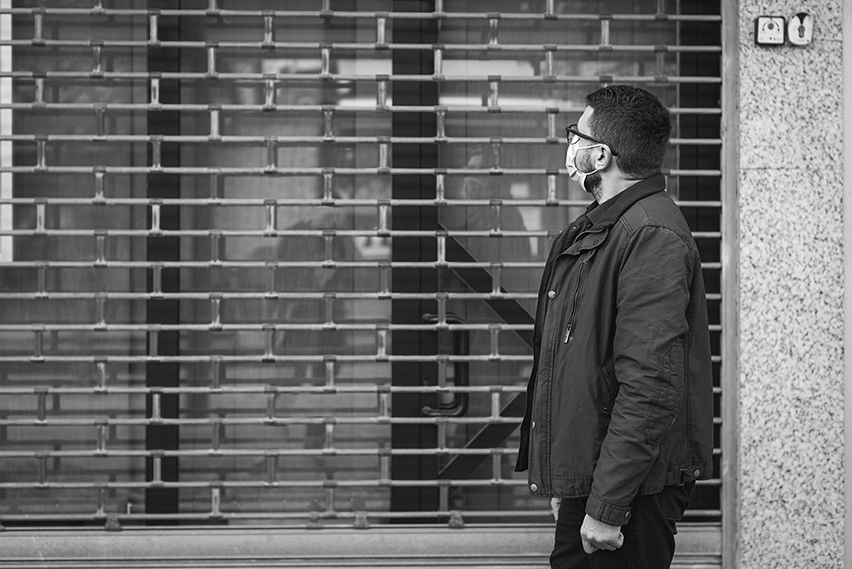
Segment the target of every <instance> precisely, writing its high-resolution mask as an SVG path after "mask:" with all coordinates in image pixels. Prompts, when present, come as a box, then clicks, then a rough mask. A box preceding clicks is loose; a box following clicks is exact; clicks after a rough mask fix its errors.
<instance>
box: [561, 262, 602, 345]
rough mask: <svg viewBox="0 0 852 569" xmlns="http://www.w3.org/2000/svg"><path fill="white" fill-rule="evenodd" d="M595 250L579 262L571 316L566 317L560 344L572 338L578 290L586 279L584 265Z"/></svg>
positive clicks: (578, 296)
mask: <svg viewBox="0 0 852 569" xmlns="http://www.w3.org/2000/svg"><path fill="white" fill-rule="evenodd" d="M594 252H595V250H594V249H592V250H591V251H589V252H588V253H586V256H585V257H584V258H583V260H582V261H580V274H579V276H578V277H577V288H576V289H575V290H574V301H573V303H572V304H571V314H570V315H569V316H568V326H566V327H565V335H564V336H563V337H562V343H563V344H567V343H568V342H570V341H571V338H572V337H573V334H572V332H573V331H574V318H575V317H576V316H577V300H578V299H579V298H580V289H582V288H583V281H584V279H585V277H586V264H587V263H588V262H589V259H591V258H592V255H593V254H594Z"/></svg>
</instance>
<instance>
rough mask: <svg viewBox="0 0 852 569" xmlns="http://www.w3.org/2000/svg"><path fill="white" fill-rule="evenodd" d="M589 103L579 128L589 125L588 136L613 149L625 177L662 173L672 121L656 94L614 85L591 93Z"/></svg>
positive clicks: (588, 97) (587, 101) (587, 99)
mask: <svg viewBox="0 0 852 569" xmlns="http://www.w3.org/2000/svg"><path fill="white" fill-rule="evenodd" d="M586 104H587V105H588V107H589V108H587V109H586V112H584V113H583V116H582V117H581V119H580V122H579V123H578V124H579V125H580V127H581V129H580V130H582V127H586V128H587V129H588V134H589V135H591V136H593V137H594V138H596V139H597V140H600V141H603V142H605V143H606V144H607V145H608V146H609V147H610V149H611V150H612V151H614V152H613V154H616V155H617V164H618V168H619V169H620V170H621V172H622V173H623V174H624V175H625V176H627V177H629V178H634V179H642V178H647V177H648V176H652V175H654V174H657V173H659V171H660V170H661V169H662V167H663V160H664V159H665V156H666V149H667V147H668V144H669V135H670V134H671V130H672V123H671V117H670V114H669V111H668V109H666V107H664V106H663V104H662V103H660V100H659V99H657V97H655V96H654V95H653V94H651V93H649V92H648V91H646V90H644V89H640V88H638V87H631V86H628V85H613V86H610V87H603V88H601V89H598V90H597V91H595V92H593V93H590V94H589V95H588V96H587V97H586ZM584 123H585V124H584Z"/></svg>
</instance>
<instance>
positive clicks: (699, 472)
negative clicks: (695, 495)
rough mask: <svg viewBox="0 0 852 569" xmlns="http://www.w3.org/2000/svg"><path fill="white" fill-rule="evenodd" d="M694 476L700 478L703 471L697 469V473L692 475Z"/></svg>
mask: <svg viewBox="0 0 852 569" xmlns="http://www.w3.org/2000/svg"><path fill="white" fill-rule="evenodd" d="M692 475H693V476H695V477H696V478H698V477H699V476H701V469H700V468H696V469H695V471H694V472H693V473H692Z"/></svg>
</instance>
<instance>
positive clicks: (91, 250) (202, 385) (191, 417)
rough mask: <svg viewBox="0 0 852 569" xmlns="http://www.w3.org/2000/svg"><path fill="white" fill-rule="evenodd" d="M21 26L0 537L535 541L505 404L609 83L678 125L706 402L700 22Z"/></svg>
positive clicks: (16, 34) (706, 237) (1, 412)
mask: <svg viewBox="0 0 852 569" xmlns="http://www.w3.org/2000/svg"><path fill="white" fill-rule="evenodd" d="M31 4H35V3H25V2H20V3H15V4H14V7H12V8H5V9H3V10H2V15H0V18H2V19H3V20H4V22H5V23H6V24H7V25H9V26H10V28H9V29H11V30H12V33H11V34H10V35H8V36H5V37H3V38H2V40H0V46H2V47H0V49H4V50H5V51H3V52H2V53H4V54H6V55H5V58H6V60H7V61H6V63H8V62H9V60H10V61H11V64H10V65H6V66H5V67H2V70H1V71H0V81H3V82H5V83H3V84H4V85H7V86H8V87H9V88H8V89H6V90H5V91H4V92H3V95H2V97H3V100H2V106H0V108H2V109H3V111H2V112H7V111H8V110H11V117H12V118H11V121H12V127H11V128H8V126H9V125H8V121H9V115H8V114H5V115H3V116H4V117H6V119H5V120H6V124H4V125H3V126H4V130H3V131H2V134H0V141H1V142H0V143H2V144H10V143H11V145H12V149H13V153H12V159H11V160H8V161H4V162H3V165H2V169H1V170H0V172H2V173H3V175H4V176H7V177H4V178H2V179H3V180H4V182H3V194H2V199H0V207H11V209H12V212H13V215H12V216H11V217H10V218H11V221H12V223H11V224H6V225H4V226H2V228H0V238H2V239H4V240H5V241H3V243H5V244H6V245H4V253H5V254H4V257H3V263H2V265H0V281H2V283H3V286H2V293H0V306H2V311H3V315H4V318H3V324H0V337H2V341H3V346H4V347H3V350H2V355H0V395H2V401H3V402H2V404H0V440H2V450H0V459H2V462H3V465H4V466H3V467H2V471H3V476H2V480H0V494H2V496H3V500H2V505H0V520H2V522H3V523H4V524H16V523H24V522H30V521H32V520H40V521H41V522H43V523H52V522H63V523H64V522H78V523H94V524H100V523H104V522H107V521H108V522H109V523H113V524H114V523H119V522H120V523H121V524H133V523H141V522H152V521H163V520H196V521H206V522H210V521H212V522H214V523H237V522H241V521H252V522H254V521H258V520H267V521H268V520H273V521H278V522H281V523H290V524H306V525H308V526H316V525H321V524H328V523H345V524H354V525H355V526H356V527H366V526H367V525H369V524H370V523H377V522H381V521H406V520H408V521H422V520H431V521H443V522H449V523H450V524H451V525H452V524H459V523H461V520H463V519H464V520H467V519H473V520H478V521H487V522H499V521H505V520H514V521H524V520H531V521H546V520H547V518H548V516H549V515H550V514H549V511H548V509H547V506H546V505H545V504H541V503H540V502H538V501H532V500H531V499H530V498H528V497H527V496H526V488H525V478H524V477H523V475H520V476H519V475H517V474H515V473H513V472H512V471H511V470H512V468H511V467H512V464H513V463H514V454H515V451H516V447H517V434H512V431H513V430H514V428H515V427H516V426H517V424H519V422H520V417H519V416H518V414H517V413H515V412H512V411H511V409H512V408H513V402H514V401H516V398H517V397H518V396H519V395H520V394H521V393H522V392H523V390H524V386H525V381H526V377H525V376H524V373H525V372H527V373H528V370H529V365H530V363H531V355H530V352H529V349H528V345H527V344H526V343H525V339H527V338H528V337H529V336H530V335H531V331H532V320H531V318H530V317H529V312H530V310H531V306H532V303H534V300H535V291H536V285H537V277H538V275H539V274H540V271H541V268H542V266H543V260H544V256H545V254H546V251H547V249H546V244H547V242H548V241H549V240H550V239H552V238H553V237H554V236H555V235H556V233H557V232H558V231H559V230H560V229H561V228H562V226H564V224H565V222H566V221H567V220H568V219H570V218H571V217H572V216H573V214H575V213H576V212H577V211H578V208H581V207H585V205H586V204H587V203H588V198H587V197H586V196H584V195H582V193H581V192H578V188H572V187H569V185H568V181H567V176H565V175H564V174H565V172H564V170H562V169H561V168H560V164H561V162H562V158H561V153H563V152H564V147H560V143H562V142H564V141H561V140H560V136H561V133H562V127H563V126H564V125H565V124H568V123H569V122H573V121H572V120H571V119H572V118H573V117H575V116H577V115H578V114H579V113H581V112H582V110H583V108H584V104H583V99H582V97H583V95H584V94H585V93H586V92H589V91H591V90H593V89H594V88H595V87H596V86H598V85H600V84H607V83H615V82H625V83H632V84H640V85H644V86H646V87H647V88H649V89H651V90H653V91H655V92H656V93H658V94H659V95H660V96H661V98H662V99H663V100H664V102H665V103H666V104H667V105H669V106H670V107H671V108H672V112H673V116H674V117H675V119H676V133H675V137H674V138H673V140H672V150H671V152H670V155H669V157H668V161H667V169H666V171H665V173H666V174H667V175H668V176H669V178H670V184H669V185H670V188H669V189H670V191H671V192H672V193H674V194H675V195H676V196H677V197H678V201H679V204H680V206H681V207H682V208H683V209H684V212H685V213H686V214H687V216H688V218H689V220H690V222H691V223H692V224H693V228H694V229H695V237H696V239H697V240H698V242H699V244H700V246H701V250H702V255H703V256H704V260H705V261H704V267H705V272H706V275H707V280H708V290H709V291H710V304H711V312H712V313H711V320H712V321H713V322H714V324H713V327H712V334H713V339H714V345H715V346H716V347H717V348H716V349H717V352H716V354H717V355H715V356H714V366H715V367H716V370H717V381H718V369H719V367H720V362H721V358H720V356H719V355H718V345H719V341H720V337H721V334H722V329H721V325H720V322H719V311H720V305H721V301H722V297H721V291H722V288H723V287H722V282H721V280H722V277H721V275H720V269H721V263H720V253H719V251H720V243H721V240H722V238H723V236H722V235H721V232H720V229H719V218H720V213H721V208H722V206H723V204H722V198H721V193H720V190H719V182H720V176H721V171H720V167H719V149H720V145H721V140H720V138H719V127H718V125H719V121H720V117H721V110H720V107H719V103H718V99H719V87H720V84H721V79H720V76H719V71H720V70H719V64H718V62H719V58H720V52H721V47H720V45H719V29H720V19H721V18H720V16H719V15H718V14H719V12H718V10H719V6H718V4H716V5H715V12H714V13H710V14H702V13H697V12H698V10H697V4H698V3H695V4H696V6H693V5H692V4H690V3H686V2H672V1H660V2H615V1H614V2H602V3H601V6H600V7H603V8H606V7H607V6H611V7H613V8H619V9H622V10H624V11H623V12H611V13H605V14H602V13H598V12H599V11H597V9H598V8H600V7H598V6H596V7H595V9H596V13H582V12H584V11H586V12H588V11H589V9H588V8H587V7H586V8H584V7H583V4H584V3H577V2H554V1H553V0H547V1H545V2H521V3H507V5H506V6H502V4H501V6H500V8H505V9H506V11H501V12H495V11H492V10H495V9H497V8H496V7H489V3H485V2H459V3H456V2H452V3H443V2H440V1H438V2H436V3H435V4H434V9H432V10H431V11H425V12H424V11H420V10H421V9H420V8H419V6H420V3H414V4H416V7H415V8H411V7H410V6H409V5H410V4H411V3H409V2H383V1H379V0H376V1H375V2H359V3H358V9H357V10H356V9H355V3H354V2H348V3H347V2H340V3H339V4H338V3H336V2H333V1H331V0H325V1H324V2H321V3H317V2H294V3H292V4H291V3H289V2H288V3H287V4H288V9H287V10H281V9H280V4H279V3H268V4H265V3H261V2H245V1H244V2H234V3H229V2H225V1H220V2H217V1H216V0H211V1H210V2H209V3H207V2H195V3H193V2H183V3H181V5H182V8H181V9H173V6H174V4H173V3H164V6H157V5H156V3H154V2H149V3H145V2H134V3H132V7H125V6H122V7H120V8H111V7H107V6H105V5H104V4H102V3H100V2H97V3H96V4H95V5H94V6H91V7H85V8H83V7H73V8H71V7H66V4H65V3H58V4H57V5H56V7H53V6H50V5H31ZM78 4H82V3H78ZM491 4H493V3H491ZM510 4H511V6H510ZM585 4H586V5H588V4H589V3H585ZM367 5H369V6H367ZM704 5H705V9H706V6H707V3H706V2H705V3H704ZM365 6H366V7H367V9H363V8H364V7H365ZM269 7H275V8H276V9H275V10H268V9H267V8H269ZM290 8H292V9H290ZM457 8H461V11H454V10H456V9H457ZM412 10H417V11H412ZM690 11H691V12H694V13H690ZM415 32H416V33H415ZM430 34H432V35H430ZM433 36H434V37H433ZM714 38H715V39H714ZM535 39H538V40H539V41H538V43H529V42H530V41H531V40H535ZM696 40H697V41H698V43H693V42H695V41H696ZM703 41H706V43H701V42H703ZM9 48H11V49H9ZM10 54H11V55H10ZM424 61H426V63H425V64H424ZM687 69H688V70H690V73H689V74H685V70H687ZM412 93H413V94H412ZM412 100H413V102H412ZM412 124H414V126H412ZM506 125H508V126H506ZM412 132H413V134H412ZM4 156H5V154H4ZM8 174H11V179H10V177H8ZM411 188H415V190H414V191H409V189H411ZM423 188H426V190H425V191H424V190H423ZM413 219H414V220H417V221H416V223H411V221H412V220H413ZM725 238H727V237H726V236H725ZM411 250H416V254H410V252H411ZM7 251H8V252H7ZM10 256H11V258H9V257H10ZM460 346H461V348H462V349H459V348H460ZM412 374H413V377H412V376H411V375H412ZM401 375H402V376H407V377H406V378H404V379H403V380H400V379H399V377H400V376H401ZM463 377H465V378H466V381H462V378H463ZM717 385H718V383H717ZM718 394H719V388H718V387H717V397H718ZM410 409H415V412H409V411H407V410H410ZM495 428H496V432H498V433H505V434H503V435H502V437H501V436H497V438H494V436H489V433H490V432H492V431H495ZM489 429H491V430H489ZM413 439H418V440H419V441H420V442H419V443H418V442H416V441H414V440H413ZM475 440H480V441H485V442H486V443H488V444H485V445H480V444H471V441H475ZM720 452H721V451H717V455H718V454H719V453H720ZM465 458H466V459H467V460H459V459H465ZM459 464H462V465H464V464H468V465H471V466H470V467H469V468H468V469H467V470H464V469H463V468H462V469H460V468H458V465H459ZM717 472H718V467H717ZM430 473H431V474H430ZM459 473H463V475H460V474H459ZM702 484H703V486H702V487H701V488H700V489H699V492H698V496H699V500H698V503H699V506H698V507H695V508H693V509H692V510H690V513H689V515H690V516H691V518H692V519H695V520H710V521H715V520H718V519H719V516H720V511H719V505H718V487H719V485H720V484H721V481H720V480H718V479H717V480H711V481H708V482H705V483H702ZM702 504H703V505H702Z"/></svg>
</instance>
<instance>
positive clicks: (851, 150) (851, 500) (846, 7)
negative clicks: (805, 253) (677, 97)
mask: <svg viewBox="0 0 852 569" xmlns="http://www.w3.org/2000/svg"><path fill="white" fill-rule="evenodd" d="M842 26H843V32H842V33H843V101H844V103H843V156H845V157H846V158H845V160H844V161H843V253H844V259H843V262H844V267H843V269H844V271H843V273H844V283H843V300H844V308H843V322H844V330H843V338H844V340H843V344H844V350H843V354H844V355H843V358H844V362H843V370H844V371H843V383H844V391H845V397H844V399H845V414H844V427H845V428H844V433H845V440H844V468H845V471H844V479H845V484H844V486H845V494H846V515H845V540H844V560H845V562H844V565H843V566H844V567H852V158H850V156H852V2H843V24H842Z"/></svg>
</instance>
